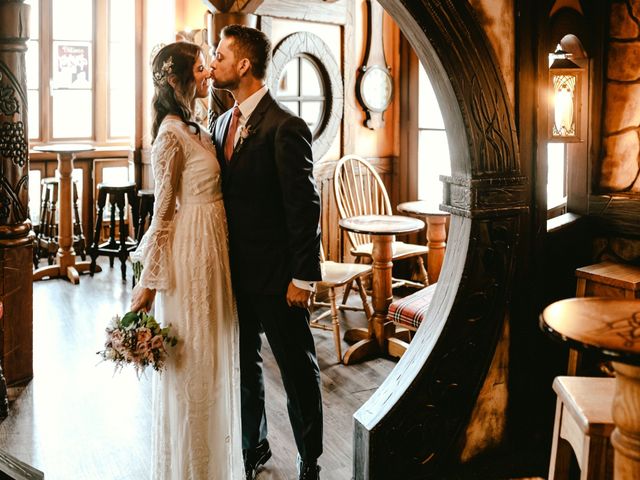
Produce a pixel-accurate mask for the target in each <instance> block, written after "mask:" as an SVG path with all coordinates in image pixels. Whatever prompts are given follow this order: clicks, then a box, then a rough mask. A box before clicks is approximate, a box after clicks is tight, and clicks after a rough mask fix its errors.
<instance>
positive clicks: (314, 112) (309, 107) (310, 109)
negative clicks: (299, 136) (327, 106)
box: [300, 102, 323, 132]
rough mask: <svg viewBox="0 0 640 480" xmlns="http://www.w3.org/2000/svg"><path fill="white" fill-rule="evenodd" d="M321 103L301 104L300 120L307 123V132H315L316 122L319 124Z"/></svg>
mask: <svg viewBox="0 0 640 480" xmlns="http://www.w3.org/2000/svg"><path fill="white" fill-rule="evenodd" d="M322 106H323V103H322V102H302V103H301V113H300V116H301V117H302V119H303V120H304V121H305V122H307V125H308V126H309V130H311V131H312V132H315V131H316V130H317V128H318V122H320V116H321V115H322Z"/></svg>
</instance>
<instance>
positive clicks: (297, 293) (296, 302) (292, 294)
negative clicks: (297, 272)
mask: <svg viewBox="0 0 640 480" xmlns="http://www.w3.org/2000/svg"><path fill="white" fill-rule="evenodd" d="M310 304H311V292H310V291H309V290H305V289H304V288H299V287H296V286H295V285H294V284H293V282H289V288H287V305H289V306H290V307H300V308H309V305H310Z"/></svg>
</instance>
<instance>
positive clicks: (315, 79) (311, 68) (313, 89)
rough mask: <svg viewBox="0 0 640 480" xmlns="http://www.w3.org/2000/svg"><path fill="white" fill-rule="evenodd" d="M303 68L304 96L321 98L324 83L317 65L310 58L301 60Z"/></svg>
mask: <svg viewBox="0 0 640 480" xmlns="http://www.w3.org/2000/svg"><path fill="white" fill-rule="evenodd" d="M300 64H301V67H302V85H301V87H302V92H301V93H302V95H304V96H307V95H308V96H320V95H322V94H323V92H322V83H321V81H320V75H319V73H318V70H317V68H316V67H315V65H314V64H313V63H312V62H311V60H309V59H308V58H304V57H302V58H301V59H300Z"/></svg>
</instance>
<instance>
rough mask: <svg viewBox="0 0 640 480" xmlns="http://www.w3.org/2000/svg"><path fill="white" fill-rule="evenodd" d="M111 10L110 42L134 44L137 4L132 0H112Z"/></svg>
mask: <svg viewBox="0 0 640 480" xmlns="http://www.w3.org/2000/svg"><path fill="white" fill-rule="evenodd" d="M109 10H110V11H109V18H110V21H109V39H110V41H112V42H118V41H119V42H122V43H131V44H133V39H134V36H133V34H134V31H133V27H134V18H135V2H132V1H131V0H110V1H109Z"/></svg>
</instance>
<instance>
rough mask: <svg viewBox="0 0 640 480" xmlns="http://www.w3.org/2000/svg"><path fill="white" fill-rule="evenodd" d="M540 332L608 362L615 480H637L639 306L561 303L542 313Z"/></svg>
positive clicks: (612, 301)
mask: <svg viewBox="0 0 640 480" xmlns="http://www.w3.org/2000/svg"><path fill="white" fill-rule="evenodd" d="M540 327H541V328H542V329H543V330H544V332H545V333H547V334H548V335H550V336H551V337H553V338H555V339H557V340H559V341H561V342H565V343H567V344H568V345H569V346H571V347H573V348H577V349H581V350H593V351H598V352H600V353H601V354H603V355H604V356H606V357H607V358H609V359H610V360H612V364H613V368H614V370H615V373H616V393H615V396H614V400H613V422H614V424H615V429H614V431H613V433H612V434H611V443H612V445H613V448H614V478H615V479H616V480H623V479H624V480H640V300H629V299H622V298H610V297H606V298H605V297H582V298H570V299H566V300H560V301H558V302H555V303H552V304H551V305H549V306H548V307H547V308H545V309H544V311H543V312H542V314H541V315H540Z"/></svg>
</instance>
